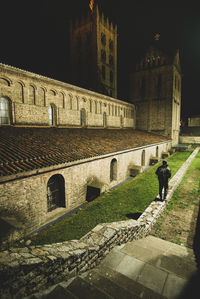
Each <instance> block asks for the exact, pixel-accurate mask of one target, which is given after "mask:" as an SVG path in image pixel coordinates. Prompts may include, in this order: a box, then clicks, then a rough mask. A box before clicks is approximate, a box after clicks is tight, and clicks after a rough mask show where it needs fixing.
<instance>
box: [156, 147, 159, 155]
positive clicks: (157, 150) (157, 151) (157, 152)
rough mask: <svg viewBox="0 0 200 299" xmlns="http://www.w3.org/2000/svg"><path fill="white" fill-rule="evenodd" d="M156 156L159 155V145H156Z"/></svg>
mask: <svg viewBox="0 0 200 299" xmlns="http://www.w3.org/2000/svg"><path fill="white" fill-rule="evenodd" d="M158 156H159V147H158V146H156V157H158Z"/></svg>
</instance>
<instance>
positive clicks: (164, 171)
mask: <svg viewBox="0 0 200 299" xmlns="http://www.w3.org/2000/svg"><path fill="white" fill-rule="evenodd" d="M156 175H157V176H158V180H159V182H160V183H162V184H165V183H167V182H168V179H169V178H170V177H171V170H170V169H169V168H168V167H167V165H161V166H159V167H158V168H157V170H156Z"/></svg>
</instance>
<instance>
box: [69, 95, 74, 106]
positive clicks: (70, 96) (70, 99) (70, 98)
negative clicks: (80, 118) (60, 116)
mask: <svg viewBox="0 0 200 299" xmlns="http://www.w3.org/2000/svg"><path fill="white" fill-rule="evenodd" d="M72 101H73V95H72V94H71V93H69V109H70V110H72V108H73V106H72Z"/></svg>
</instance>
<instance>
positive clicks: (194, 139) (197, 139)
mask: <svg viewBox="0 0 200 299" xmlns="http://www.w3.org/2000/svg"><path fill="white" fill-rule="evenodd" d="M180 143H186V144H200V136H180Z"/></svg>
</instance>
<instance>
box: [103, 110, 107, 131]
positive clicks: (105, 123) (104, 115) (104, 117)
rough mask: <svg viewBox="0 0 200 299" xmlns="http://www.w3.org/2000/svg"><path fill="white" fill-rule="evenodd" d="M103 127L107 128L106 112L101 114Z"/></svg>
mask: <svg viewBox="0 0 200 299" xmlns="http://www.w3.org/2000/svg"><path fill="white" fill-rule="evenodd" d="M103 127H104V128H105V127H107V115H106V112H104V113H103Z"/></svg>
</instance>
